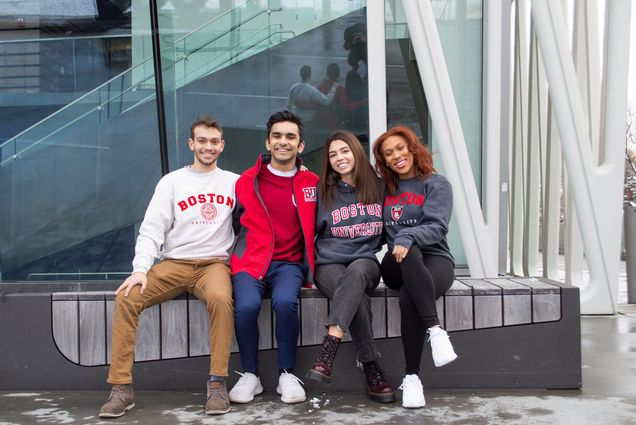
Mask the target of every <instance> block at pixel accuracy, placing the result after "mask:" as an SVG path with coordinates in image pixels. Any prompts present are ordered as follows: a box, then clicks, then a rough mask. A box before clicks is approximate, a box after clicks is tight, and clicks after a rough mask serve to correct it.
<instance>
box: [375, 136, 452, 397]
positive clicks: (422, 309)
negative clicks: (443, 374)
mask: <svg viewBox="0 0 636 425" xmlns="http://www.w3.org/2000/svg"><path fill="white" fill-rule="evenodd" d="M373 155H374V156H375V160H376V170H377V171H378V172H379V173H380V175H381V176H382V178H383V179H384V183H385V185H386V196H385V198H384V206H383V218H384V228H385V231H386V239H387V247H388V251H387V253H386V255H385V256H384V258H383V260H382V265H381V271H382V278H383V280H384V284H385V285H386V286H388V287H389V288H392V289H397V290H399V291H400V315H401V331H402V345H403V347H404V358H405V362H406V368H405V369H406V371H405V377H404V380H403V381H402V385H401V386H400V389H401V390H402V391H403V393H402V406H404V407H408V408H417V407H423V406H424V405H425V404H426V401H425V399H424V391H423V388H422V383H421V381H420V379H419V372H420V361H421V358H422V350H423V347H424V340H425V338H426V335H427V334H428V336H429V340H430V342H431V351H432V355H433V361H434V363H435V366H437V367H440V366H444V365H445V364H448V363H450V362H452V361H453V360H455V359H456V358H457V354H455V351H454V350H453V346H452V345H451V343H450V340H449V338H448V334H447V333H446V331H444V330H443V329H442V328H441V327H440V323H439V319H438V317H437V308H436V305H435V301H436V300H437V299H438V298H439V297H441V296H442V295H443V294H444V292H446V291H447V290H448V288H450V286H451V285H452V283H453V280H454V267H455V266H454V260H453V256H452V255H451V253H450V249H449V247H448V242H447V240H446V234H447V233H448V222H449V220H450V217H451V213H452V210H453V191H452V188H451V185H450V183H449V182H448V180H446V178H445V177H443V176H441V175H440V174H436V173H435V169H434V168H433V158H432V156H431V153H430V152H429V151H428V149H427V148H426V147H425V146H424V145H422V144H421V143H420V141H419V140H418V137H417V135H416V134H415V133H414V132H413V131H412V130H411V129H409V128H408V127H403V126H398V127H394V128H392V129H390V130H389V131H387V132H386V133H384V134H382V135H381V136H380V137H379V138H378V140H376V142H375V143H374V145H373Z"/></svg>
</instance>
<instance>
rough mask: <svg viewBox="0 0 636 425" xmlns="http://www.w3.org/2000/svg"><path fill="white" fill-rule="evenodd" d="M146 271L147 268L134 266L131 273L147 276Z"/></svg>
mask: <svg viewBox="0 0 636 425" xmlns="http://www.w3.org/2000/svg"><path fill="white" fill-rule="evenodd" d="M148 270H149V268H147V267H144V266H135V267H133V271H132V272H133V273H137V272H139V273H143V274H145V275H147V274H148Z"/></svg>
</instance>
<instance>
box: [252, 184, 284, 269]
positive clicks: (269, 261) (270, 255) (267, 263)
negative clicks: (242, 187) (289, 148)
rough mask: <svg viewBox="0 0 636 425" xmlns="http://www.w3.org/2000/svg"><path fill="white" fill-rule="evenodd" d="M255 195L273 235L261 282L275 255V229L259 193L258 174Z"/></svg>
mask: <svg viewBox="0 0 636 425" xmlns="http://www.w3.org/2000/svg"><path fill="white" fill-rule="evenodd" d="M293 185H294V183H293V180H292V188H293ZM254 193H256V196H257V197H258V200H259V201H260V202H261V205H262V206H263V209H264V210H265V215H266V216H267V223H268V224H269V230H270V232H271V234H272V242H271V243H270V247H269V254H268V259H267V261H266V262H265V266H264V268H263V269H262V270H261V273H260V276H259V277H258V279H259V280H263V278H264V277H265V272H266V271H267V269H268V268H269V264H270V263H271V262H272V256H273V255H274V227H273V226H272V220H271V219H270V217H269V211H267V207H266V206H265V202H263V198H262V197H261V194H260V193H259V191H258V174H257V175H256V176H255V177H254Z"/></svg>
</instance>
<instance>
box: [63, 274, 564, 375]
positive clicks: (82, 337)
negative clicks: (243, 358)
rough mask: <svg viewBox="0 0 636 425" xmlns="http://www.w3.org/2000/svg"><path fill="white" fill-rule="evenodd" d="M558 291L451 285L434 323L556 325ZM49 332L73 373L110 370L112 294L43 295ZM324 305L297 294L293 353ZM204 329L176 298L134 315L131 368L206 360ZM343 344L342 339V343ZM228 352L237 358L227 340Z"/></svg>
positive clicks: (318, 331)
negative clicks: (48, 313)
mask: <svg viewBox="0 0 636 425" xmlns="http://www.w3.org/2000/svg"><path fill="white" fill-rule="evenodd" d="M562 287H564V285H562V284H560V283H558V282H553V281H548V280H543V279H528V278H494V279H468V278H467V279H462V278H460V279H458V280H456V281H455V282H454V283H453V286H452V287H451V288H450V289H449V290H448V291H447V292H446V294H445V295H444V296H443V297H442V298H440V299H439V300H438V301H437V308H438V312H439V314H440V321H441V322H442V324H443V326H444V327H445V329H446V330H448V331H449V332H456V331H468V330H478V329H490V328H499V327H507V326H515V325H525V324H539V323H546V322H554V321H559V320H560V319H561V315H562V306H561V302H562V299H561V289H562ZM51 302H52V318H51V323H52V332H53V339H54V341H55V344H56V346H57V348H58V350H59V351H60V352H61V353H62V355H63V356H64V357H66V358H67V359H68V360H70V361H71V362H73V363H75V364H77V365H81V366H97V365H106V364H109V363H110V343H111V340H110V339H111V321H112V312H113V307H114V294H113V292H56V293H52V294H51ZM398 302H399V300H398V293H397V291H393V290H389V289H385V288H384V287H382V286H381V287H380V288H378V289H376V290H375V291H373V293H372V294H371V303H372V310H373V331H374V336H375V338H376V339H387V338H394V337H398V336H400V314H399V304H398ZM328 312H329V301H328V300H327V299H326V298H324V297H323V296H322V294H320V292H318V291H317V290H316V289H303V290H302V293H301V303H300V316H301V332H300V337H299V341H298V345H299V346H311V345H316V344H319V343H320V342H321V340H322V337H323V335H324V333H325V328H324V324H325V321H326V318H327V315H328ZM273 316H274V313H273V312H272V309H271V301H270V300H269V299H266V300H265V301H264V303H263V308H262V310H261V314H260V318H259V328H260V335H261V339H260V349H261V350H269V349H272V348H276V340H275V338H274V320H273ZM208 335H209V324H208V320H207V311H206V308H205V306H204V304H203V303H202V302H201V301H199V300H198V299H196V298H195V297H191V296H183V297H180V298H177V299H174V300H171V301H168V302H166V303H163V304H161V305H158V306H154V307H152V308H150V309H147V310H145V311H144V312H142V314H141V318H140V322H139V329H138V338H137V347H136V357H135V361H136V362H143V361H149V360H164V359H177V358H187V357H197V356H206V355H208V354H209V339H208V338H209V337H208ZM346 340H349V338H347V339H346ZM232 350H233V352H237V351H238V347H237V345H236V341H234V345H233V349H232Z"/></svg>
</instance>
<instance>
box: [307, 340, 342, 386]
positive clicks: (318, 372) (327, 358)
mask: <svg viewBox="0 0 636 425" xmlns="http://www.w3.org/2000/svg"><path fill="white" fill-rule="evenodd" d="M339 345H340V338H338V337H335V336H332V335H325V337H324V339H323V340H322V344H321V345H320V351H318V356H317V357H316V361H315V362H314V365H313V366H312V367H311V369H309V370H308V371H307V374H306V375H305V376H306V377H307V378H309V379H312V380H314V381H318V382H326V383H329V382H331V368H332V366H333V361H334V360H335V358H336V352H337V351H338V346H339Z"/></svg>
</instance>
